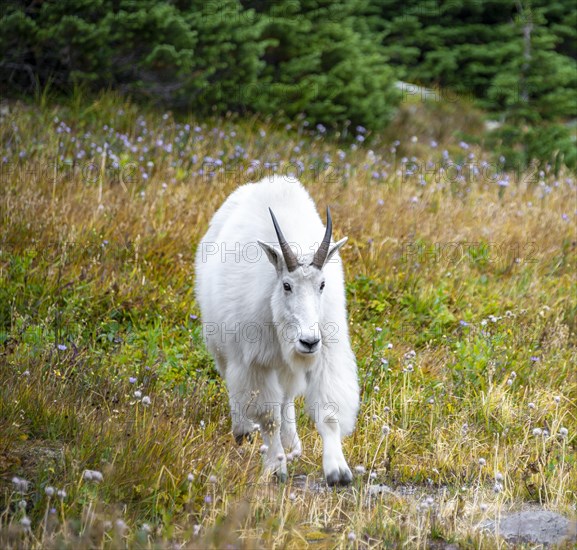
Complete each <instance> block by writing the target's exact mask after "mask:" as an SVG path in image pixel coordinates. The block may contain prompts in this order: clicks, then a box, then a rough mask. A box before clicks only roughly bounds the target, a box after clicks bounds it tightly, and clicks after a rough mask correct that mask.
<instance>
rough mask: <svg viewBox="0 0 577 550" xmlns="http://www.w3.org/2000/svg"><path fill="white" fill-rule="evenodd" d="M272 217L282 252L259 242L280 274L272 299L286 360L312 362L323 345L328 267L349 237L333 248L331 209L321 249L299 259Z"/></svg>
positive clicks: (277, 329) (299, 256) (328, 212)
mask: <svg viewBox="0 0 577 550" xmlns="http://www.w3.org/2000/svg"><path fill="white" fill-rule="evenodd" d="M269 210H270V209H269ZM270 215H271V217H272V223H273V225H274V228H275V231H276V234H277V238H278V242H279V245H280V252H279V251H278V250H277V249H276V248H275V247H273V246H271V245H270V244H267V243H264V242H262V241H259V245H260V246H261V247H262V248H263V249H264V251H265V252H266V255H267V257H268V259H269V261H270V262H271V263H272V265H273V266H274V267H275V269H276V272H277V280H276V282H275V287H274V290H273V293H272V297H271V308H272V314H273V322H274V325H275V328H276V331H277V335H278V338H279V341H280V344H281V347H282V349H283V355H284V356H285V358H287V359H289V360H290V359H295V354H296V357H298V358H299V359H305V360H306V359H312V358H313V357H315V356H316V355H317V354H318V353H319V352H320V350H321V348H322V345H323V342H322V328H323V327H321V325H320V323H321V322H322V319H321V312H322V301H323V291H324V288H325V285H330V284H331V281H325V273H324V267H325V265H326V264H327V262H329V260H330V259H331V258H332V256H333V255H334V254H335V253H336V252H337V251H338V250H339V248H341V246H343V244H345V242H346V241H347V238H346V237H345V238H344V239H341V240H340V241H338V242H337V243H335V244H333V245H331V234H332V220H331V213H330V210H329V209H328V208H327V227H326V231H325V236H324V238H323V240H322V242H321V244H320V246H319V248H318V250H317V251H316V252H314V253H310V254H303V255H298V256H297V255H296V254H295V253H294V251H293V250H292V249H291V247H290V246H289V243H288V242H287V240H286V239H285V237H284V235H283V233H282V231H281V228H280V226H279V224H278V222H277V220H276V218H275V215H274V213H273V211H272V210H270Z"/></svg>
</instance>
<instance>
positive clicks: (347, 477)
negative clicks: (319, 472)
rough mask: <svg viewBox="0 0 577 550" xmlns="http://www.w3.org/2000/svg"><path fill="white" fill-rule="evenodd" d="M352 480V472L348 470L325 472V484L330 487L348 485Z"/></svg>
mask: <svg viewBox="0 0 577 550" xmlns="http://www.w3.org/2000/svg"><path fill="white" fill-rule="evenodd" d="M352 480H353V474H352V473H351V471H350V470H335V471H334V472H331V473H330V474H327V485H329V486H330V487H335V486H339V485H340V486H345V485H349V484H350V483H351V481H352Z"/></svg>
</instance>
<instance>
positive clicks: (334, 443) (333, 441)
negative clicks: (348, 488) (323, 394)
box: [316, 403, 353, 485]
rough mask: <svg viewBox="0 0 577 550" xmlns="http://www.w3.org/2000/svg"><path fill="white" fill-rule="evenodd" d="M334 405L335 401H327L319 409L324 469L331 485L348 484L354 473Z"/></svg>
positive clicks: (318, 425)
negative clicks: (344, 451) (344, 449)
mask: <svg viewBox="0 0 577 550" xmlns="http://www.w3.org/2000/svg"><path fill="white" fill-rule="evenodd" d="M333 407H335V404H334V403H327V404H325V405H324V406H323V407H319V408H318V409H317V413H318V416H319V418H318V419H317V420H316V426H317V430H318V432H319V434H320V435H321V437H322V439H323V471H324V474H325V479H326V482H327V483H328V484H329V485H348V484H349V483H350V482H351V481H352V480H353V474H352V472H351V469H350V468H349V466H348V464H347V461H346V460H345V456H344V454H343V446H342V443H341V429H340V426H339V422H338V419H337V418H336V417H334V416H333V415H334V414H335V411H334V410H333ZM327 411H328V412H327Z"/></svg>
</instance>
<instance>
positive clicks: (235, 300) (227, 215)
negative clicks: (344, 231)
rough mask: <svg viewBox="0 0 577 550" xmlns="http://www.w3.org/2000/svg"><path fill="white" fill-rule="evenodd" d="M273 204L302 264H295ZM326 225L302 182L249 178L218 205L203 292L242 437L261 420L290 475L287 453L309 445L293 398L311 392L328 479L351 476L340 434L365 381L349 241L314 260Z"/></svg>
mask: <svg viewBox="0 0 577 550" xmlns="http://www.w3.org/2000/svg"><path fill="white" fill-rule="evenodd" d="M269 208H271V209H272V211H273V212H274V214H275V216H276V218H277V220H278V223H279V225H280V227H281V229H282V232H283V233H284V236H285V238H286V240H287V241H288V242H289V243H290V244H291V247H292V248H293V250H294V251H295V252H296V253H297V256H298V259H299V264H302V265H301V267H299V268H297V269H296V270H295V271H293V272H292V273H289V272H288V271H287V269H286V264H285V262H284V260H283V257H282V254H281V253H280V250H279V246H278V239H277V235H276V233H275V229H274V226H273V223H272V221H271V216H270V214H269ZM324 231H325V227H324V224H323V222H322V221H321V218H320V217H319V214H318V213H317V211H316V208H315V205H314V202H313V200H312V199H311V197H310V195H309V194H308V193H307V191H306V190H305V189H304V188H303V186H302V185H301V184H300V183H299V182H298V181H296V180H292V181H291V180H289V179H284V178H281V177H278V176H277V177H274V178H271V179H264V180H262V181H260V182H258V183H250V184H246V185H243V186H241V187H239V188H238V189H237V190H235V191H234V192H233V193H232V194H231V195H230V196H229V197H228V198H227V199H226V201H225V202H224V204H223V205H222V206H221V207H220V209H219V210H218V211H217V212H216V214H215V215H214V217H213V218H212V221H211V222H210V227H209V229H208V231H207V233H206V235H205V236H204V238H203V239H202V241H201V243H200V245H199V247H198V250H197V253H196V295H197V301H198V303H199V305H200V310H201V315H202V322H203V331H204V336H205V340H206V345H207V347H208V350H209V351H210V353H211V354H212V355H213V357H214V360H215V364H216V368H217V369H218V371H219V372H220V374H221V375H222V376H223V377H224V379H225V380H226V384H227V387H228V392H229V398H230V407H231V414H232V430H233V434H234V435H235V437H236V438H237V441H242V438H243V436H245V435H248V434H249V433H250V432H251V431H253V430H254V429H255V424H256V425H258V427H260V430H261V433H262V435H263V439H264V443H265V444H266V446H267V450H266V452H265V453H264V463H265V468H266V469H267V470H269V471H271V472H275V473H276V474H277V475H278V476H279V477H280V478H281V479H283V478H285V477H286V462H287V457H288V459H289V460H290V459H292V458H296V457H297V456H298V455H300V453H301V450H302V448H301V442H300V439H299V437H298V434H297V432H296V422H295V411H294V398H295V397H296V396H298V395H303V394H304V396H305V401H306V409H307V412H308V414H309V415H310V416H311V418H312V419H313V421H314V422H315V424H316V427H317V429H318V431H319V433H320V435H321V436H322V439H323V468H324V473H325V478H326V480H327V482H328V483H329V484H336V483H341V484H344V483H348V482H350V481H351V479H352V475H351V471H350V469H349V467H348V465H347V463H346V461H345V458H344V456H343V452H342V445H341V438H342V437H343V436H345V435H347V434H350V433H351V431H352V430H353V428H354V425H355V420H356V416H357V412H358V408H359V386H358V380H357V368H356V361H355V357H354V355H353V352H352V350H351V346H350V341H349V332H348V326H347V314H346V303H345V287H344V275H343V268H342V264H341V260H340V258H339V256H338V248H340V245H341V244H342V243H337V245H334V244H332V245H331V247H332V249H331V252H332V253H333V255H332V257H331V259H330V261H328V262H327V263H326V264H325V266H324V267H323V269H322V270H319V269H317V268H316V267H314V266H310V265H309V264H310V262H311V260H312V254H313V253H314V252H315V251H316V250H317V248H318V246H319V243H320V241H321V240H322V237H323V234H324ZM258 241H262V242H264V243H268V245H269V246H268V247H265V246H264V245H259V243H258ZM343 241H344V240H343ZM275 249H276V251H277V252H276V254H275ZM265 252H266V253H265ZM269 255H270V257H267V256H269ZM275 259H276V262H277V263H278V265H277V264H275ZM271 264H272V265H271ZM275 266H276V269H275ZM323 281H324V282H325V285H324V289H323V290H322V291H321V290H320V284H321V283H322V282H323ZM287 282H288V283H289V284H290V285H291V289H292V290H291V292H288V293H287V292H286V287H283V284H285V283H287ZM314 334H319V335H320V338H321V342H320V344H319V350H318V352H317V353H310V354H303V353H300V352H299V351H302V350H299V345H297V342H298V339H299V338H304V337H311V338H312V337H313V335H314ZM303 335H304V336H303ZM301 347H302V346H301Z"/></svg>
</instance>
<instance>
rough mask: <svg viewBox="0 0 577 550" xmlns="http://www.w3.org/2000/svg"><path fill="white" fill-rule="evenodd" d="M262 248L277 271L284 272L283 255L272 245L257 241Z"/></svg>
mask: <svg viewBox="0 0 577 550" xmlns="http://www.w3.org/2000/svg"><path fill="white" fill-rule="evenodd" d="M257 242H258V244H259V245H260V247H261V248H262V249H263V250H264V251H265V252H266V255H267V257H268V259H269V261H270V263H271V264H272V265H274V267H275V269H276V270H277V272H278V273H280V272H281V271H282V268H283V262H284V260H283V257H282V254H281V253H280V252H279V251H278V250H277V249H276V248H275V247H274V246H271V245H270V244H267V243H263V242H262V241H257Z"/></svg>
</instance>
